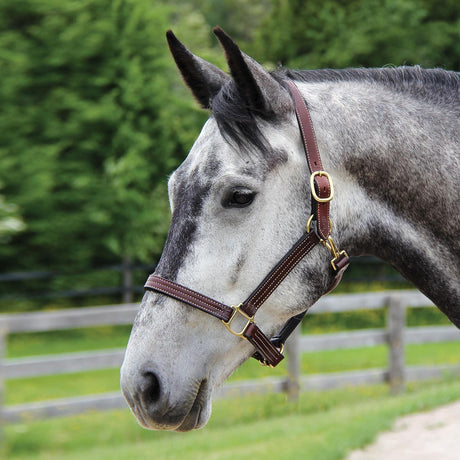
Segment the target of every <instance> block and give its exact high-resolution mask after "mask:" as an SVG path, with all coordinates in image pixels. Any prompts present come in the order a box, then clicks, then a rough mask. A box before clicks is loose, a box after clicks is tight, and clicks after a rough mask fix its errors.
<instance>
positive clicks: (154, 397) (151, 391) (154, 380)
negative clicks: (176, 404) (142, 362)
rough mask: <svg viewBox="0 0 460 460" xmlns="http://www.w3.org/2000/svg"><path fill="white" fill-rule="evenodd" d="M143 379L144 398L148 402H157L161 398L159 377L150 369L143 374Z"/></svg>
mask: <svg viewBox="0 0 460 460" xmlns="http://www.w3.org/2000/svg"><path fill="white" fill-rule="evenodd" d="M142 377H143V381H142V386H141V394H142V399H143V400H144V401H145V402H146V403H148V404H152V403H156V402H157V401H158V400H159V399H160V394H161V387H160V381H159V380H158V377H157V376H156V375H155V374H154V373H153V372H150V371H147V372H144V373H143V374H142Z"/></svg>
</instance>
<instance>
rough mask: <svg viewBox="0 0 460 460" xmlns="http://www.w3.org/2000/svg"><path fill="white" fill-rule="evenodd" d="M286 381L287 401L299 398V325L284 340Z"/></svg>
mask: <svg viewBox="0 0 460 460" xmlns="http://www.w3.org/2000/svg"><path fill="white" fill-rule="evenodd" d="M286 353H287V372H288V375H287V381H286V394H287V399H288V401H292V402H295V401H297V400H298V399H299V391H300V360H301V354H300V326H299V327H297V328H296V329H295V330H294V332H293V333H292V334H291V336H290V337H289V339H288V340H287V341H286Z"/></svg>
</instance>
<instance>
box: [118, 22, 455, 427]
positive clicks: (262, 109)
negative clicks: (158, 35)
mask: <svg viewBox="0 0 460 460" xmlns="http://www.w3.org/2000/svg"><path fill="white" fill-rule="evenodd" d="M214 33H215V35H216V36H217V38H218V40H219V41H220V43H221V45H222V47H223V50H224V52H225V55H226V59H227V63H228V66H229V69H230V74H227V73H226V72H224V71H222V70H220V69H219V68H218V67H216V66H214V65H213V64H211V63H208V62H207V61H205V60H203V59H201V58H200V57H198V56H195V55H194V54H192V53H191V52H190V51H189V50H188V49H187V48H186V47H185V46H184V45H183V44H182V43H181V42H180V41H179V40H178V39H177V38H176V36H175V35H174V34H173V33H172V32H171V31H168V32H167V39H168V43H169V47H170V50H171V52H172V55H173V57H174V59H175V61H176V64H177V66H178V68H179V70H180V72H181V74H182V76H183V79H184V80H185V83H186V84H187V85H188V87H189V88H190V90H191V91H192V93H193V95H194V97H195V98H196V100H197V101H198V103H199V104H200V105H201V107H202V108H204V109H206V110H208V111H209V112H210V118H209V119H208V121H207V122H206V123H205V125H204V126H203V129H202V131H201V133H200V135H199V136H198V138H197V139H196V142H195V143H194V145H193V147H192V148H191V150H190V152H189V155H188V156H187V158H186V159H185V161H184V162H183V163H182V164H181V165H180V167H179V168H178V169H177V170H176V171H175V172H174V173H173V174H172V175H171V177H170V179H169V183H168V192H169V200H170V205H171V212H172V219H171V224H170V229H169V233H168V236H167V240H166V243H165V246H164V249H163V253H162V255H161V258H160V260H159V263H158V265H157V267H156V270H155V274H154V278H156V279H157V280H167V281H164V283H167V282H168V280H169V281H170V283H169V284H168V286H169V288H170V290H169V292H162V291H161V289H160V288H161V286H160V287H158V286H157V287H158V289H153V290H150V289H148V290H147V291H146V292H145V295H144V297H143V300H142V303H141V306H140V309H139V312H138V314H137V316H136V318H135V320H134V323H133V328H132V332H131V335H130V338H129V342H128V346H127V349H126V353H125V358H124V361H123V364H122V368H121V380H120V381H121V388H122V391H123V394H124V396H125V398H126V400H127V402H128V404H129V406H130V408H131V410H132V412H133V413H134V415H135V417H136V418H137V419H138V422H139V423H140V424H141V425H142V426H143V427H145V428H149V429H156V430H175V431H188V430H192V429H197V428H200V427H203V426H204V425H205V424H206V423H207V421H208V420H209V418H210V414H211V401H212V395H213V391H214V389H215V388H216V387H217V386H219V385H221V384H222V383H223V382H224V381H225V379H226V378H227V377H228V376H229V375H230V374H232V372H233V371H234V370H235V369H236V368H237V367H238V366H239V365H240V364H242V363H243V362H244V361H246V360H247V359H248V358H249V357H251V356H252V355H253V354H254V351H255V349H254V343H255V346H256V347H257V346H259V349H261V348H263V343H265V342H263V341H262V342H260V343H259V342H257V343H256V342H254V341H251V340H244V339H245V338H248V336H249V335H250V334H249V333H248V332H247V331H248V330H249V328H250V327H253V326H254V327H255V323H257V327H258V330H260V331H263V334H262V335H263V336H264V337H272V336H273V335H274V334H276V332H277V331H278V330H279V328H280V327H283V325H285V324H286V323H289V321H290V319H292V318H296V317H301V316H302V315H303V313H304V312H305V311H306V310H308V308H309V307H311V306H312V305H313V304H314V303H315V302H316V301H317V300H318V299H319V298H320V297H321V296H322V295H324V294H325V293H326V292H328V291H329V290H330V289H331V286H332V285H333V284H336V283H335V282H334V280H335V277H337V275H336V274H335V272H334V270H332V269H331V260H330V259H331V254H330V253H331V252H332V253H334V254H335V252H334V249H337V248H338V247H339V246H340V247H343V248H345V250H346V253H347V254H348V255H350V256H360V255H364V254H368V255H373V256H376V257H378V258H380V259H382V260H384V261H386V262H387V263H389V264H391V265H392V266H394V267H395V268H396V269H397V270H398V271H399V272H400V273H401V274H402V275H403V276H404V277H406V278H407V279H408V280H410V281H411V282H412V283H413V284H414V285H415V286H416V287H418V288H419V289H420V291H422V292H423V293H424V294H425V295H426V296H427V297H429V298H430V299H431V300H432V301H433V303H435V304H436V305H437V306H438V307H439V309H440V310H441V311H442V312H443V313H444V314H445V315H447V317H448V318H449V319H450V320H451V322H452V323H453V324H455V325H456V326H457V327H459V328H460V288H459V280H460V271H459V270H460V268H459V267H460V242H459V238H458V235H459V234H460V219H459V215H460V205H459V199H458V197H459V195H460V174H459V171H460V158H459V151H460V140H459V132H460V130H459V128H460V123H459V119H460V118H459V115H460V103H459V90H460V74H459V73H457V72H453V71H446V70H442V69H422V68H420V67H419V66H414V67H384V68H372V69H365V68H359V69H344V70H305V71H296V70H290V69H286V68H280V69H277V70H275V71H272V72H269V71H267V70H266V69H265V68H264V67H263V66H262V65H261V64H259V63H258V62H256V61H255V60H253V59H252V58H251V57H249V56H248V55H246V54H245V53H244V52H242V51H241V50H240V49H239V47H238V46H237V44H236V43H235V42H234V41H233V40H232V39H231V38H230V37H229V36H228V35H227V34H226V33H225V32H224V31H223V30H222V29H220V28H215V29H214ZM292 83H294V84H295V86H296V87H297V88H298V91H299V92H300V93H301V97H302V98H303V99H304V101H306V104H307V105H308V112H309V114H310V117H311V123H312V126H313V129H312V133H313V135H314V136H315V138H316V144H317V149H318V150H319V152H320V155H321V159H322V163H323V168H324V170H325V171H327V178H328V179H327V181H328V182H329V179H330V182H332V180H333V187H334V196H333V200H332V193H331V191H329V192H327V193H328V195H327V200H328V205H330V213H329V214H328V218H327V220H326V225H327V226H328V227H329V225H331V224H332V225H333V227H332V233H331V235H332V234H333V238H334V239H333V243H332V244H333V247H331V245H330V244H329V245H328V244H327V241H325V240H324V239H321V238H320V237H318V238H319V239H320V240H321V242H322V243H323V244H317V245H314V246H312V248H310V249H309V253H308V256H306V257H303V256H302V258H300V260H296V264H295V266H294V264H292V265H293V266H292V267H290V271H289V272H287V273H284V274H283V279H282V280H281V281H280V280H278V282H277V283H276V286H273V289H271V291H272V292H270V295H269V297H267V298H266V299H265V298H264V303H263V305H262V306H261V308H260V309H258V311H257V314H256V315H255V317H254V315H249V314H244V313H243V312H241V311H240V309H239V307H232V311H233V313H232V318H227V320H226V321H224V323H225V325H226V326H227V327H228V329H229V330H230V332H233V334H230V333H229V332H228V331H227V330H226V328H225V327H224V325H223V324H222V322H221V321H220V320H219V319H218V318H216V317H213V316H217V317H219V316H218V314H217V313H216V314H213V315H206V314H205V313H203V311H206V309H205V307H204V306H203V305H202V307H203V308H201V309H196V308H190V307H189V305H187V301H189V302H188V303H189V304H190V305H192V306H197V305H194V302H195V303H198V301H199V300H201V299H203V301H204V304H206V305H210V306H209V307H206V308H209V309H211V307H212V308H214V306H213V305H214V304H213V302H214V301H213V300H210V299H217V300H216V301H215V308H216V309H217V308H218V307H219V305H238V304H239V303H240V302H242V300H243V299H246V298H247V297H248V295H250V293H251V292H253V290H254V288H255V287H256V286H257V285H258V283H260V281H261V279H262V278H263V277H264V275H265V274H267V273H270V270H272V268H273V267H274V266H277V263H278V261H279V260H280V259H282V258H283V255H284V254H286V252H287V251H290V248H291V247H292V245H293V244H296V243H295V242H296V241H298V239H299V238H300V237H302V235H303V234H305V225H306V221H307V219H308V217H309V216H310V215H312V214H314V212H313V207H314V206H315V203H314V202H313V201H314V200H312V199H311V196H312V193H314V190H313V192H312V184H311V183H310V184H309V176H315V175H316V176H318V175H321V172H320V173H313V174H311V172H310V171H309V165H308V164H307V161H306V159H305V145H304V139H303V136H302V133H301V130H300V129H299V120H298V116H297V115H296V108H295V105H294V103H293V98H292V95H291V93H290V90H289V88H288V84H292ZM307 137H308V136H307ZM321 178H322V179H323V177H321ZM310 180H311V178H310ZM331 187H332V185H331ZM315 195H316V194H315ZM331 200H332V201H331ZM317 206H320V204H319V203H317ZM309 221H310V219H309ZM309 224H310V222H309ZM309 226H310V227H312V228H309V229H308V232H309V233H310V234H313V233H315V232H316V233H317V232H318V224H316V225H315V224H313V225H309ZM323 227H324V226H323ZM328 234H329V231H326V237H327V238H329V236H328ZM324 246H326V248H325V247H324ZM328 249H329V250H331V251H329V250H328ZM344 253H345V251H341V252H339V254H340V256H342V255H343V254H344ZM336 255H337V254H336ZM273 270H274V269H273ZM273 270H272V271H273ZM275 271H276V270H275ZM181 286H183V287H184V288H183V289H182V287H181ZM332 287H333V286H332ZM192 289H193V291H192ZM165 291H167V289H166V288H165ZM179 291H180V292H182V294H181V295H179V294H177V295H176V296H174V293H175V292H176V293H177V292H179ZM165 294H167V295H165ZM192 298H193V299H195V300H194V301H193V302H192V300H190V299H192ZM219 308H220V307H219ZM222 308H224V307H222ZM201 310H203V311H201ZM216 311H217V310H216ZM225 311H226V310H225ZM208 313H209V311H208ZM214 313H215V312H214ZM238 313H241V315H238ZM235 315H236V316H237V318H234V316H235ZM232 320H234V321H235V324H234V325H231V326H229V323H230V321H232ZM237 323H238V324H237ZM240 323H241V324H240ZM238 325H240V326H241V327H242V331H241V333H239V332H238V331H237V332H235V330H237V329H239V327H237V326H238ZM261 343H262V345H261ZM259 351H260V350H259ZM277 351H281V350H277Z"/></svg>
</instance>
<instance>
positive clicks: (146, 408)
mask: <svg viewBox="0 0 460 460" xmlns="http://www.w3.org/2000/svg"><path fill="white" fill-rule="evenodd" d="M179 381H180V380H179ZM120 384H121V389H122V392H123V395H124V397H125V399H126V401H127V403H128V405H129V407H130V408H131V411H132V412H133V414H134V415H135V417H136V418H137V420H138V422H139V424H140V425H142V426H143V427H144V428H147V429H150V430H173V431H190V430H193V429H197V428H201V427H203V426H204V425H205V424H206V422H207V421H208V419H209V416H210V414H211V395H210V393H211V392H210V389H209V385H208V381H207V380H206V379H204V380H201V381H200V380H192V381H189V382H184V381H182V382H181V388H180V391H179V389H177V391H174V390H175V389H174V388H173V387H171V386H170V385H169V382H168V379H167V378H166V377H165V376H164V375H161V372H159V371H158V370H155V369H154V366H152V365H148V366H144V367H141V368H140V369H139V370H137V371H134V372H133V371H132V370H131V369H130V367H129V365H128V364H125V363H124V364H123V366H122V369H121V379H120Z"/></svg>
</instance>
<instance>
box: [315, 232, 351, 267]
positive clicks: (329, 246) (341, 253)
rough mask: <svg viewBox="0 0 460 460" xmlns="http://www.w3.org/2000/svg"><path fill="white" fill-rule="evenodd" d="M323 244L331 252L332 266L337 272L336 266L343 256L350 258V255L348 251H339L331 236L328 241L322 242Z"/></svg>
mask: <svg viewBox="0 0 460 460" xmlns="http://www.w3.org/2000/svg"><path fill="white" fill-rule="evenodd" d="M321 243H322V244H323V245H324V246H325V247H326V248H327V249H329V251H330V252H331V254H332V259H331V265H332V268H333V269H334V271H337V266H336V265H335V262H336V261H337V259H339V258H340V257H342V256H345V257H348V254H347V253H346V251H340V250H339V248H338V247H337V245H336V244H335V242H334V240H333V239H332V237H331V236H329V237H328V238H327V240H321Z"/></svg>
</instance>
